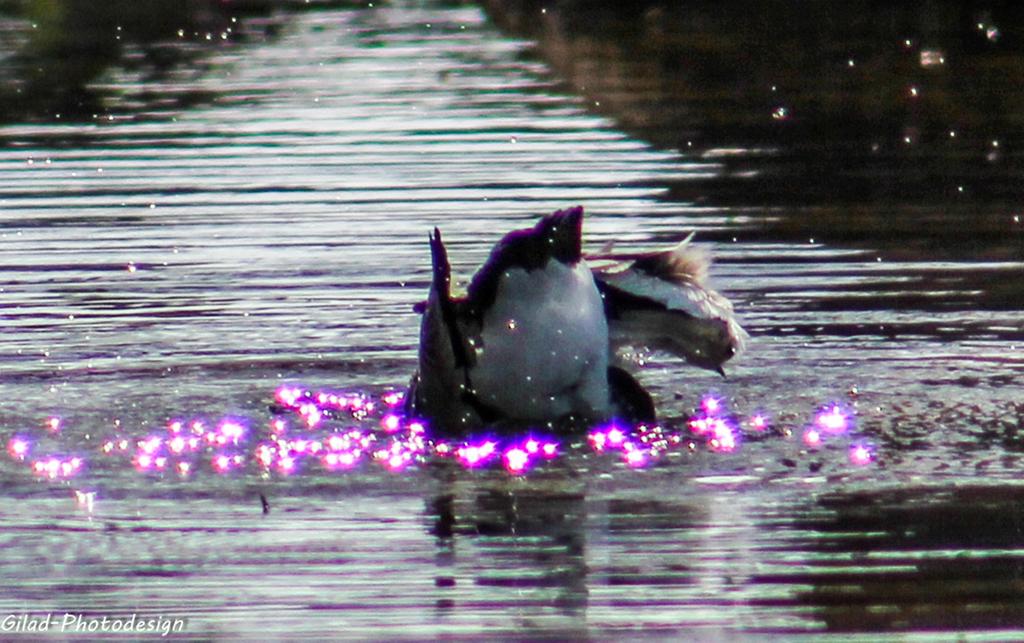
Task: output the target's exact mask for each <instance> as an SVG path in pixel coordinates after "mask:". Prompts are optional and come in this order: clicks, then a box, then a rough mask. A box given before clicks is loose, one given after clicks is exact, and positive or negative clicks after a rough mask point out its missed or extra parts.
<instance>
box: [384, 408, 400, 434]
mask: <svg viewBox="0 0 1024 643" xmlns="http://www.w3.org/2000/svg"><path fill="white" fill-rule="evenodd" d="M380 425H381V427H382V428H383V429H384V430H385V431H387V432H388V433H394V432H395V431H398V429H400V428H402V418H401V417H399V416H398V415H395V414H394V413H388V414H387V415H385V416H384V417H382V418H381V420H380Z"/></svg>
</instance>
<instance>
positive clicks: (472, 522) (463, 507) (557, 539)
mask: <svg viewBox="0 0 1024 643" xmlns="http://www.w3.org/2000/svg"><path fill="white" fill-rule="evenodd" d="M425 515H426V523H427V524H426V527H427V530H428V532H429V533H430V534H431V535H432V536H433V537H434V538H435V542H436V555H435V562H436V576H435V580H434V584H435V586H436V587H437V600H436V601H435V607H436V608H437V609H438V610H440V611H442V612H444V611H449V610H451V611H457V610H459V609H460V608H464V607H471V606H470V605H465V604H463V603H462V602H460V598H465V599H466V600H470V599H469V595H470V592H462V591H461V590H460V584H462V583H471V584H472V592H471V594H472V596H473V598H472V599H471V600H472V601H473V603H474V604H473V605H472V607H474V608H475V609H480V608H481V607H483V608H486V607H487V605H480V604H479V603H480V602H481V601H484V602H486V603H488V604H489V605H490V606H491V607H492V608H494V609H495V610H497V609H498V608H499V607H501V608H502V609H507V608H508V607H509V606H510V604H511V606H513V607H515V608H516V610H517V613H518V614H520V618H519V622H517V623H509V624H507V625H508V626H509V627H512V628H514V631H515V633H518V634H520V635H521V634H524V633H528V632H529V631H530V630H532V629H533V628H543V630H544V632H545V633H546V634H550V631H551V629H550V628H552V627H554V628H555V629H556V630H557V631H560V632H562V633H563V634H565V635H566V636H578V635H582V634H584V633H585V628H586V624H585V613H586V608H587V599H588V589H587V587H588V583H587V575H588V568H587V561H586V518H587V510H586V493H585V492H584V490H583V488H582V485H576V484H573V483H572V482H568V481H566V480H562V481H561V482H559V481H557V480H553V479H551V478H548V479H546V480H532V479H531V480H529V481H527V480H517V479H510V478H508V476H505V475H504V474H502V473H498V474H497V475H489V474H486V473H485V474H481V472H466V471H459V470H457V468H455V467H448V468H446V469H445V471H444V472H443V473H442V474H441V475H440V476H439V480H438V486H437V490H436V493H435V494H434V495H433V496H432V497H431V498H429V499H428V500H427V503H426V512H425ZM483 597H486V598H483ZM485 611H486V609H485ZM538 631H539V629H538ZM509 633H510V634H511V633H513V631H511V630H510V632H509Z"/></svg>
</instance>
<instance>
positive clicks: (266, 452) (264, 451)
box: [256, 444, 277, 469]
mask: <svg viewBox="0 0 1024 643" xmlns="http://www.w3.org/2000/svg"><path fill="white" fill-rule="evenodd" d="M276 451H277V449H275V448H274V447H272V446H269V445H267V444H260V445H259V446H257V447H256V460H257V461H258V462H259V463H260V464H261V465H263V468H264V469H269V468H270V465H271V464H273V462H274V453H275V452H276Z"/></svg>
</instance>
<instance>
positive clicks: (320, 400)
mask: <svg viewBox="0 0 1024 643" xmlns="http://www.w3.org/2000/svg"><path fill="white" fill-rule="evenodd" d="M403 400H404V394H403V393H402V392H400V391H389V392H386V393H384V394H382V395H380V396H378V397H374V396H371V395H367V394H365V393H361V392H340V391H328V390H324V391H310V390H306V389H304V388H301V387H298V386H292V385H288V386H282V387H280V388H278V389H277V390H276V391H275V392H274V401H275V406H274V407H273V413H274V417H272V418H271V419H270V421H269V422H267V421H265V420H264V421H254V420H252V419H251V418H245V417H224V418H221V419H219V420H217V421H215V422H210V421H209V420H207V419H205V418H199V417H193V418H191V419H174V420H171V421H169V422H168V423H167V424H166V426H165V427H164V428H163V429H162V430H159V431H155V432H149V433H141V434H130V433H129V432H127V431H123V430H122V428H121V427H120V426H118V427H117V430H118V433H117V434H116V435H112V436H108V437H106V438H104V439H102V440H101V441H100V446H99V448H98V449H97V450H96V453H94V454H76V455H66V454H65V455H61V454H56V453H54V454H47V455H39V457H37V458H35V459H30V458H29V456H30V455H31V454H32V453H33V452H34V451H39V450H40V449H39V448H38V447H39V442H40V440H43V439H48V440H50V441H51V442H52V441H53V440H54V439H55V438H58V437H60V436H59V435H55V434H54V433H53V427H54V426H55V425H56V426H60V425H61V424H62V421H60V420H57V421H54V420H55V419H56V418H48V419H47V420H46V421H45V422H44V423H43V425H42V429H40V435H38V436H33V435H31V434H28V433H25V432H23V433H16V434H12V435H10V436H9V437H8V440H7V453H8V456H9V457H10V458H11V459H12V460H14V461H15V462H21V463H26V464H27V465H28V467H29V469H30V470H31V471H32V473H34V474H35V475H37V476H39V477H41V478H45V479H50V480H58V479H68V478H71V477H74V476H77V475H79V474H80V473H81V472H82V471H83V470H84V469H85V468H86V464H87V461H88V459H89V458H91V457H100V458H108V459H114V460H122V461H126V462H128V463H130V465H131V467H132V468H134V469H135V470H136V471H137V472H139V473H143V474H147V475H157V476H159V475H176V476H178V477H179V478H191V477H193V476H194V475H197V474H199V473H200V472H202V473H207V474H212V475H218V476H230V475H249V474H256V475H261V476H282V477H287V476H294V475H299V474H301V473H304V472H311V473H316V472H319V473H337V472H344V471H349V470H353V469H356V468H358V467H361V466H368V465H377V466H381V467H383V468H384V469H385V470H388V471H392V472H399V471H404V470H406V469H408V468H410V467H416V466H418V465H422V464H424V463H426V462H428V461H431V460H438V459H440V460H450V461H452V462H454V463H457V464H458V465H460V466H462V467H464V468H466V469H478V468H484V467H491V466H496V465H498V464H500V466H502V467H503V468H504V469H505V470H506V471H507V472H508V473H509V474H510V475H514V476H523V475H528V474H529V473H530V472H531V471H532V470H533V469H535V468H536V467H538V466H543V464H544V463H545V462H548V461H551V460H555V459H557V458H558V457H559V456H561V455H563V454H564V453H565V452H566V451H565V450H564V448H563V444H562V442H561V441H559V440H557V439H555V438H553V437H551V436H547V435H544V434H542V433H533V432H527V433H525V434H522V435H516V436H508V435H502V436H496V435H480V436H473V437H469V438H466V439H463V440H457V441H452V440H451V439H449V438H446V437H444V436H432V435H431V432H430V430H429V426H428V423H427V422H426V421H424V420H423V419H420V418H416V417H408V416H406V415H404V413H403V412H402V409H401V407H402V403H403ZM289 415H290V416H293V417H294V418H295V419H296V420H297V421H296V422H295V423H292V422H290V421H289ZM261 426H262V427H263V428H262V429H261V428H258V427H261ZM211 427H213V428H211ZM853 427H854V414H853V412H852V411H851V410H850V409H848V408H847V407H845V406H843V405H842V404H840V403H836V402H829V403H827V404H825V405H823V406H821V407H819V408H818V410H817V411H816V412H815V414H814V416H813V420H812V421H811V423H810V424H809V425H808V426H806V427H805V429H804V431H803V433H802V436H801V437H802V441H803V443H804V445H805V446H806V447H809V448H812V449H817V448H818V447H820V446H822V444H823V443H824V442H825V440H826V439H834V438H838V437H840V436H846V435H848V434H850V433H851V432H852V431H853ZM792 434H793V431H792V430H791V429H788V428H786V429H779V428H777V427H776V426H775V424H774V422H773V421H772V420H771V418H770V415H769V414H768V413H767V412H765V411H763V410H756V411H754V412H751V413H750V414H749V415H746V416H738V415H734V414H733V413H732V411H731V410H730V408H729V405H728V403H727V400H726V399H725V398H724V397H722V396H719V395H717V394H714V393H708V394H707V395H704V396H703V397H702V398H701V399H700V401H699V404H698V406H697V408H696V409H695V410H694V412H693V414H692V415H691V416H690V417H689V418H687V419H686V421H685V422H684V423H683V425H682V426H681V427H678V428H674V427H670V426H665V425H660V424H640V425H636V426H630V425H627V424H624V423H622V422H618V421H612V422H608V423H605V424H602V425H599V426H596V427H594V428H593V429H591V430H590V431H589V432H587V434H586V447H584V448H589V450H590V451H591V452H593V453H594V454H599V455H600V454H606V455H609V456H611V457H617V458H619V459H620V460H621V461H622V462H623V464H624V465H625V466H628V467H631V468H639V467H646V466H650V465H652V464H654V463H656V462H658V461H659V460H660V459H662V458H663V457H664V456H665V455H666V454H669V453H671V452H673V451H676V452H678V451H684V452H693V451H696V450H698V449H700V448H701V445H703V448H704V449H706V450H707V451H708V452H711V453H716V454H729V453H734V452H736V451H739V450H740V449H741V446H742V444H743V442H744V440H745V439H751V438H754V437H756V438H757V439H763V438H765V437H772V436H775V437H778V438H780V439H787V438H788V437H789V436H791V435H792ZM574 448H576V447H574ZM848 460H849V462H850V464H852V465H855V466H866V465H870V464H871V463H873V462H875V461H876V460H877V454H876V452H875V448H874V447H873V446H872V445H870V444H868V443H864V442H851V443H850V444H849V456H848Z"/></svg>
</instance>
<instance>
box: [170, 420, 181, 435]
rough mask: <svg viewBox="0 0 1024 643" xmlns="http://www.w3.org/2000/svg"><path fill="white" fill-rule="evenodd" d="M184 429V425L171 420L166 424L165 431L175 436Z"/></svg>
mask: <svg viewBox="0 0 1024 643" xmlns="http://www.w3.org/2000/svg"><path fill="white" fill-rule="evenodd" d="M184 428H185V425H184V424H182V423H181V422H179V421H178V420H173V421H171V422H168V423H167V431H168V432H169V433H173V434H175V435H177V434H179V433H181V430H182V429H184Z"/></svg>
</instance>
